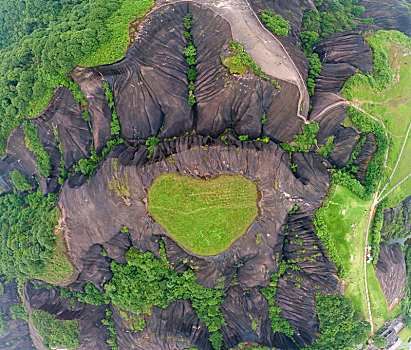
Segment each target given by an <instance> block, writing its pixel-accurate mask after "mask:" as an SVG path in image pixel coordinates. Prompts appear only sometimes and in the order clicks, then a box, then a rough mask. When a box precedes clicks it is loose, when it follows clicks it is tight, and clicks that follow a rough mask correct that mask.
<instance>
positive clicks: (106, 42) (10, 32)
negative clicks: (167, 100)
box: [0, 0, 153, 152]
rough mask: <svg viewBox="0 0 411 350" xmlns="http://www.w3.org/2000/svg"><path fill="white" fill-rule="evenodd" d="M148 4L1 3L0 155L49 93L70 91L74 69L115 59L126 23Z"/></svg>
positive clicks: (99, 0)
mask: <svg viewBox="0 0 411 350" xmlns="http://www.w3.org/2000/svg"><path fill="white" fill-rule="evenodd" d="M152 5H153V1H150V0H141V1H131V0H125V1H123V0H83V1H82V0H62V1H60V0H59V1H47V0H33V1H28V0H16V1H1V2H0V61H1V64H0V100H1V104H0V116H1V119H0V128H1V133H0V135H1V137H0V149H1V150H2V151H1V152H4V147H5V145H6V139H7V136H8V135H9V133H10V132H11V131H12V130H13V129H14V128H15V127H16V126H18V125H19V124H20V123H21V122H22V120H23V118H24V117H26V116H32V117H33V116H36V115H37V114H39V113H40V112H41V111H42V110H43V109H44V108H45V107H46V106H47V104H48V103H49V101H50V99H51V96H52V93H53V88H55V87H57V86H58V85H60V84H62V85H66V86H70V87H71V88H72V89H73V90H74V91H75V90H76V86H75V84H73V82H72V81H70V79H69V78H68V77H67V73H68V72H70V71H71V70H72V69H73V68H74V67H75V66H77V65H86V66H92V65H97V64H106V63H112V62H114V61H116V60H118V59H120V58H121V57H122V56H123V55H124V53H125V50H126V48H127V44H128V43H129V36H128V23H129V22H130V21H131V20H134V19H135V18H136V17H137V16H139V15H142V14H144V13H145V12H146V11H147V10H148V9H149V8H150V7H151V6H152ZM77 95H78V94H77ZM77 95H76V97H77V100H78V101H79V102H80V101H81V96H80V97H79V96H77Z"/></svg>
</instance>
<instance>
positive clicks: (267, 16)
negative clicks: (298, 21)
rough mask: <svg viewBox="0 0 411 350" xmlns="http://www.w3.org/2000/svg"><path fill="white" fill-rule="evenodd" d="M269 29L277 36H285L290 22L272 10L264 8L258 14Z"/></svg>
mask: <svg viewBox="0 0 411 350" xmlns="http://www.w3.org/2000/svg"><path fill="white" fill-rule="evenodd" d="M258 17H260V20H261V22H263V24H264V25H265V26H266V27H267V29H268V30H269V31H271V32H272V33H274V34H276V35H279V36H287V35H288V31H289V30H290V29H291V26H290V23H289V22H288V21H286V20H285V19H284V18H283V16H281V15H279V14H276V13H275V12H274V11H273V10H269V9H266V10H264V11H263V12H261V14H260V15H259V16H258Z"/></svg>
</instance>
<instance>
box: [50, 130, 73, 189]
mask: <svg viewBox="0 0 411 350" xmlns="http://www.w3.org/2000/svg"><path fill="white" fill-rule="evenodd" d="M53 133H54V139H55V140H56V142H57V148H58V150H59V152H60V176H59V184H60V185H63V184H64V181H66V180H67V178H68V175H69V174H68V172H67V170H66V162H65V161H64V149H63V144H62V143H61V140H60V137H59V134H58V132H57V129H56V127H55V126H54V124H53Z"/></svg>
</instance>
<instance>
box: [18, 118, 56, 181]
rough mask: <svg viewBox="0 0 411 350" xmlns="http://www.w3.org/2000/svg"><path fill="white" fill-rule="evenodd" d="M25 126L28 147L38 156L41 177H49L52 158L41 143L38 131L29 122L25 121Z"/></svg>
mask: <svg viewBox="0 0 411 350" xmlns="http://www.w3.org/2000/svg"><path fill="white" fill-rule="evenodd" d="M23 124H24V129H23V130H24V135H25V139H26V147H27V148H28V149H29V150H30V151H32V152H34V153H35V154H36V156H37V168H38V169H39V172H40V175H41V176H43V177H49V176H50V171H51V162H50V156H49V154H48V153H47V151H46V150H45V149H44V148H43V146H42V145H41V143H40V139H39V134H38V132H37V129H36V128H35V127H34V125H33V124H32V123H30V122H29V121H27V120H25V121H24V122H23Z"/></svg>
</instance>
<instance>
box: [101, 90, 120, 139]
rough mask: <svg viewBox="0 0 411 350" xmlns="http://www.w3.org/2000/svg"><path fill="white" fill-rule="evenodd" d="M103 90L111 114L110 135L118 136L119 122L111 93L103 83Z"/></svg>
mask: <svg viewBox="0 0 411 350" xmlns="http://www.w3.org/2000/svg"><path fill="white" fill-rule="evenodd" d="M103 88H104V90H105V95H106V100H107V102H108V106H109V107H110V108H111V109H112V112H111V122H110V126H111V135H119V134H120V122H119V120H118V116H117V111H116V107H115V106H114V101H113V92H112V91H111V89H110V85H108V83H107V82H104V83H103Z"/></svg>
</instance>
